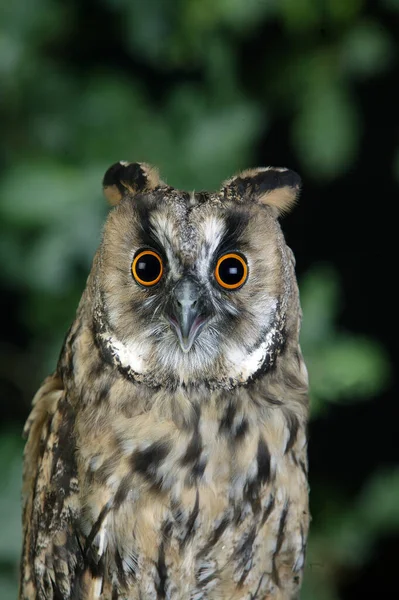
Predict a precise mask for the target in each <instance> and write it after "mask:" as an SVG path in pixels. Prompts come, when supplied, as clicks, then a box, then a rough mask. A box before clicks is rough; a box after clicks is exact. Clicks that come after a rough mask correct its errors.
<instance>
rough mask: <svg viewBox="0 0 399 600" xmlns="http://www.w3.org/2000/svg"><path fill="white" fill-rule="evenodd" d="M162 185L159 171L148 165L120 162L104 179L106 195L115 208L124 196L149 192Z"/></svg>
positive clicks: (111, 168)
mask: <svg viewBox="0 0 399 600" xmlns="http://www.w3.org/2000/svg"><path fill="white" fill-rule="evenodd" d="M160 185H162V181H161V180H160V179H159V174H158V171H157V169H155V168H154V167H151V166H150V165H148V164H147V163H128V162H125V161H122V160H121V161H120V162H117V163H115V164H114V165H112V166H111V167H110V168H109V169H108V170H107V171H106V173H105V175H104V178H103V189H104V195H105V197H106V198H107V200H108V202H109V203H110V204H111V205H112V206H115V205H116V204H119V202H120V201H121V200H122V198H123V197H124V196H128V195H129V196H134V195H135V194H138V193H141V192H149V191H151V190H154V189H155V188H157V187H159V186H160Z"/></svg>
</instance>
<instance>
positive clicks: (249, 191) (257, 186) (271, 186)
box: [223, 167, 301, 216]
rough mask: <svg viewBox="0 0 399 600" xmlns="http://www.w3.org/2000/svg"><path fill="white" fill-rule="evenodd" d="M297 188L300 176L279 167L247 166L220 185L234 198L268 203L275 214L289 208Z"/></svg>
mask: <svg viewBox="0 0 399 600" xmlns="http://www.w3.org/2000/svg"><path fill="white" fill-rule="evenodd" d="M300 189H301V178H300V176H299V175H298V174H297V173H295V171H291V170H290V169H285V168H282V167H260V168H258V169H247V170H246V171H242V172H241V173H239V174H238V175H236V176H235V177H232V178H231V179H229V180H228V181H226V182H225V183H224V186H223V191H224V194H225V197H227V198H229V199H231V200H233V201H236V202H245V201H248V200H249V201H252V202H256V203H258V204H263V205H265V206H269V207H271V209H272V210H273V211H274V213H275V214H276V215H277V216H280V215H283V214H285V213H287V212H289V211H290V210H291V208H292V207H293V205H294V204H295V201H296V199H297V197H298V194H299V192H300Z"/></svg>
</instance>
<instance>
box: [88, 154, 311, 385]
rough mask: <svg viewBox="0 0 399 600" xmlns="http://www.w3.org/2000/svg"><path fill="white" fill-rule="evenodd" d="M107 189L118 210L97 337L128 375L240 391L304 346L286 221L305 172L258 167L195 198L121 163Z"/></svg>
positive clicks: (96, 277) (100, 290)
mask: <svg viewBox="0 0 399 600" xmlns="http://www.w3.org/2000/svg"><path fill="white" fill-rule="evenodd" d="M103 185H104V191H105V195H106V197H107V198H108V200H109V201H110V203H111V204H113V205H114V208H113V209H112V210H111V211H110V214H109V216H108V219H107V222H106V224H105V228H104V233H103V239H102V243H101V246H100V249H99V251H98V253H97V258H96V260H95V264H94V269H93V277H92V288H93V292H92V297H93V298H94V308H93V316H94V324H95V335H96V339H97V342H98V344H99V347H100V348H101V351H102V353H103V355H104V357H105V358H106V359H107V360H108V361H111V362H113V363H114V364H116V365H117V367H118V368H119V369H120V370H121V371H122V372H123V373H124V374H125V375H126V376H127V377H130V378H131V379H133V380H136V381H141V382H146V383H147V384H148V385H152V386H161V385H177V384H181V385H199V384H204V383H205V384H206V385H208V386H210V387H224V388H232V387H235V386H238V385H243V384H244V385H245V384H248V383H249V382H250V381H252V380H253V379H256V378H257V377H259V376H260V375H262V374H264V373H267V372H268V370H270V369H273V367H274V366H275V364H276V361H278V360H279V356H280V355H281V354H282V353H283V352H286V351H287V348H288V346H289V345H290V344H291V345H292V346H295V345H297V343H298V327H299V325H298V323H299V316H300V309H299V303H298V294H297V286H296V280H295V274H294V263H293V257H292V253H291V251H290V250H289V248H288V247H287V245H286V243H285V241H284V237H283V234H282V232H281V228H280V226H279V222H278V217H279V216H280V215H281V214H282V213H284V212H286V211H288V210H289V209H290V208H291V207H292V205H293V203H294V202H295V199H296V197H297V194H298V192H299V188H300V179H299V176H298V175H297V174H296V173H294V172H293V171H290V170H288V169H283V168H272V167H267V168H259V169H253V170H247V171H244V172H242V173H240V174H239V175H237V176H235V177H232V178H231V179H229V180H228V181H226V182H225V183H224V184H223V185H222V187H221V189H220V191H218V192H215V193H207V192H185V191H181V190H178V189H175V188H173V187H170V186H168V185H166V184H165V183H164V182H163V181H162V180H161V179H160V178H159V176H158V172H157V170H156V169H154V168H153V167H151V166H149V165H147V164H144V163H126V162H119V163H116V164H114V165H113V166H112V167H110V168H109V169H108V171H107V172H106V174H105V176H104V181H103Z"/></svg>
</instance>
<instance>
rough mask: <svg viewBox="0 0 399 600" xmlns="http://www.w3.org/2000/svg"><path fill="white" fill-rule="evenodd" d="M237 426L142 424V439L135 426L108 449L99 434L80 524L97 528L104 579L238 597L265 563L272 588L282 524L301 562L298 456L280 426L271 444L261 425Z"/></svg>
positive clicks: (173, 593) (302, 499) (147, 590)
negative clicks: (105, 571) (182, 428)
mask: <svg viewBox="0 0 399 600" xmlns="http://www.w3.org/2000/svg"><path fill="white" fill-rule="evenodd" d="M244 429H246V430H245V431H243V430H244ZM234 431H235V433H234V435H233V434H232V432H231V431H230V432H226V431H224V430H223V425H221V422H220V421H217V420H215V419H204V420H203V421H202V422H199V423H198V426H197V427H196V428H194V429H193V430H192V431H191V432H189V433H187V432H176V431H173V430H172V429H170V430H168V426H167V424H163V426H162V427H160V426H159V425H158V426H157V427H155V426H153V428H152V432H151V434H152V435H151V436H149V429H146V428H145V426H144V423H142V428H141V434H142V438H141V439H140V436H139V435H138V433H139V432H138V430H137V432H135V436H134V438H133V437H129V436H125V437H122V438H119V441H118V444H116V445H115V446H114V451H113V452H111V453H109V452H106V451H105V448H106V444H105V443H104V439H102V440H101V441H100V443H99V445H98V452H97V453H95V456H94V457H93V456H92V457H91V458H89V457H87V459H86V463H85V467H84V470H85V472H86V473H87V472H89V477H87V475H86V476H82V483H83V482H84V483H83V485H82V489H81V492H82V503H83V504H84V505H85V506H86V507H88V510H87V511H86V512H85V514H84V515H83V518H82V531H83V533H84V535H86V536H89V537H90V534H91V532H92V531H93V528H94V529H95V530H96V532H97V534H96V536H95V537H94V539H93V545H94V547H95V548H96V551H97V552H103V553H104V555H105V556H106V563H107V565H108V573H109V577H110V580H112V579H115V574H117V579H118V581H119V584H118V585H120V586H122V587H123V586H127V587H128V588H129V589H130V588H131V589H133V588H134V589H136V590H139V591H137V594H138V593H140V594H141V596H137V597H144V598H145V597H148V598H154V597H157V596H156V593H158V592H157V589H159V586H165V594H166V597H171V598H176V599H177V598H186V599H187V598H190V597H191V596H192V597H193V598H194V597H195V598H196V600H197V599H198V600H200V599H201V598H205V597H209V598H212V597H213V596H212V595H209V594H211V589H213V587H215V586H216V587H217V588H218V589H219V592H218V594H220V593H221V592H220V589H221V588H223V594H224V595H215V598H219V597H220V598H222V597H231V598H236V597H237V598H243V597H245V596H243V595H239V594H243V593H244V590H245V589H248V590H252V589H255V587H256V585H257V584H258V583H259V579H260V577H261V574H262V573H263V572H264V571H265V569H266V570H267V571H268V572H270V577H269V580H268V581H269V583H268V585H269V587H270V586H271V587H270V590H271V589H272V587H273V585H275V582H274V583H273V577H272V573H273V572H275V560H276V558H275V555H276V552H277V551H278V552H280V551H281V549H282V548H283V539H282V536H281V531H282V524H283V526H284V532H285V536H286V540H287V542H286V543H287V544H288V545H290V547H291V548H295V551H294V555H295V556H293V557H292V560H291V559H290V560H291V562H292V564H293V565H294V563H295V564H298V565H299V564H300V563H301V558H300V556H301V552H303V545H304V544H303V540H302V538H301V535H302V537H303V535H304V534H301V528H302V531H303V532H305V531H306V529H307V525H306V517H305V519H303V516H302V514H303V512H306V511H307V506H306V498H307V494H306V481H305V477H304V473H303V471H302V469H301V468H299V467H298V459H296V458H293V457H292V456H291V455H290V454H286V453H284V440H283V439H282V440H281V444H280V442H278V443H277V442H276V439H277V437H278V436H277V437H276V435H277V434H276V435H274V438H273V436H271V437H272V438H273V439H272V440H270V441H269V443H268V442H267V440H266V437H265V436H266V432H264V431H261V430H260V429H259V428H258V427H252V428H251V427H250V425H247V427H246V428H244V427H241V428H240V427H235V429H234ZM119 435H120V429H119ZM269 437H270V436H269ZM133 439H134V441H133ZM101 447H102V448H103V452H102V453H101V452H100V448H101ZM288 506H295V509H292V508H291V509H290V511H289V514H288ZM301 519H302V521H303V522H301ZM279 532H280V533H279ZM289 540H291V541H289ZM265 581H266V580H265ZM262 585H263V584H262ZM264 585H266V582H264ZM215 589H216V588H215ZM265 589H266V588H265ZM167 590H169V591H167ZM193 590H197V591H198V595H197V596H195V595H194V596H193V595H192V593H193ZM237 590H239V591H237ZM240 590H241V591H240ZM205 593H206V594H208V595H204V594H205ZM215 593H216V592H215ZM146 594H148V596H147V595H146ZM201 594H202V595H201ZM237 594H238V595H237ZM134 597H136V596H134V595H133V596H132V598H134Z"/></svg>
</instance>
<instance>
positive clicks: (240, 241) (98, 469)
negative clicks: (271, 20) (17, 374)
mask: <svg viewBox="0 0 399 600" xmlns="http://www.w3.org/2000/svg"><path fill="white" fill-rule="evenodd" d="M103 186H104V191H105V195H106V197H107V198H108V200H109V201H110V203H111V204H112V205H113V208H112V210H111V211H110V213H109V216H108V218H107V221H106V224H105V227H104V232H103V236H102V241H101V243H100V246H99V248H98V250H97V253H96V255H95V257H94V261H93V266H92V269H91V272H90V275H89V277H88V280H87V285H86V288H85V290H84V292H83V295H82V298H81V301H80V304H79V306H78V309H77V313H76V318H75V320H74V322H73V324H72V326H71V328H70V330H69V332H68V333H67V335H66V338H65V342H64V345H63V348H62V350H61V354H60V358H59V361H58V365H57V368H56V371H55V373H54V374H53V375H50V376H49V377H47V379H45V381H44V382H43V384H42V386H41V387H40V389H39V390H38V392H37V394H36V396H35V398H34V400H33V410H32V412H31V414H30V416H29V419H28V421H27V424H26V427H25V433H26V436H27V443H26V448H25V454H24V482H23V532H24V542H23V551H22V559H21V580H20V592H19V598H20V600H36V599H37V600H72V599H73V600H97V599H98V600H158V599H159V600H160V599H167V600H255V599H257V600H266V599H267V600H269V599H270V600H272V599H273V600H291V599H294V598H298V597H299V590H300V586H301V580H302V572H303V567H304V559H305V549H306V541H307V534H308V524H309V511H308V482H307V439H306V424H307V418H308V378H307V371H306V367H305V364H304V360H303V358H302V354H301V350H300V346H299V341H298V337H299V329H300V321H301V309H300V304H299V295H298V287H297V283H296V277H295V263H294V257H293V254H292V252H291V250H290V249H289V248H288V246H287V245H286V243H285V240H284V236H283V234H282V231H281V228H280V225H279V221H278V218H279V216H280V215H281V214H282V213H284V212H286V211H288V210H289V209H290V208H291V207H292V205H293V204H294V202H295V200H296V197H297V195H298V192H299V188H300V178H299V176H298V175H297V174H296V173H294V172H293V171H290V170H288V169H284V168H273V167H267V168H258V169H248V170H246V171H243V172H241V173H240V174H238V175H236V176H234V177H232V178H231V179H229V180H228V181H226V182H225V183H224V184H223V185H222V187H221V189H220V191H218V192H216V193H208V192H185V191H181V190H178V189H175V188H173V187H170V186H169V185H166V184H165V183H164V182H163V181H162V180H161V179H160V178H159V175H158V172H157V170H156V169H155V168H153V167H151V166H149V165H147V164H145V163H127V162H119V163H116V164H114V165H113V166H111V167H110V168H109V169H108V171H107V172H106V174H105V176H104V180H103Z"/></svg>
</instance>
